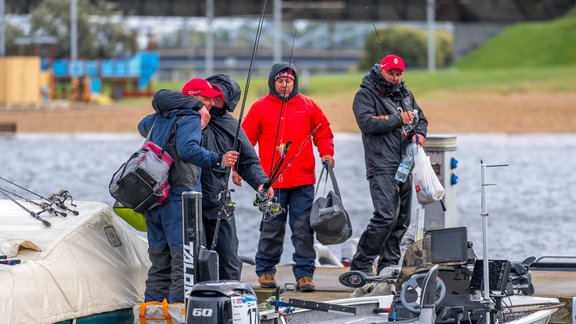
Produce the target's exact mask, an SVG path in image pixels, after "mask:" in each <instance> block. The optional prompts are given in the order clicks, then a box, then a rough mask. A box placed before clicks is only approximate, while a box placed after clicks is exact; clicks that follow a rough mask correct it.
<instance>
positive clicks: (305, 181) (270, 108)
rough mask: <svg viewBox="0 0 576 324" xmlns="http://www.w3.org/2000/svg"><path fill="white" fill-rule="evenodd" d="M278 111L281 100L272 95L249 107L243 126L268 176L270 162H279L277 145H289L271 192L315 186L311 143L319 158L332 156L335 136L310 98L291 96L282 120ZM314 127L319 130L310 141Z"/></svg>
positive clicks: (279, 153) (279, 152) (280, 107)
mask: <svg viewBox="0 0 576 324" xmlns="http://www.w3.org/2000/svg"><path fill="white" fill-rule="evenodd" d="M296 89H297V88H295V91H297V90H296ZM281 110H282V100H280V99H279V98H278V97H277V96H275V95H273V94H268V95H267V96H265V97H264V98H262V99H260V100H258V101H257V102H255V103H254V104H253V105H252V107H251V108H250V111H249V112H248V114H247V115H246V118H245V119H244V122H243V123H242V128H243V129H244V131H245V132H246V135H247V136H248V138H249V139H250V142H251V143H252V145H256V144H258V155H259V157H260V164H261V165H262V168H263V169H264V171H265V172H266V174H267V175H268V176H270V169H271V164H272V158H273V157H274V164H277V163H278V160H280V157H281V151H280V149H279V147H280V145H281V144H286V143H288V142H291V145H290V146H289V149H288V150H287V152H286V157H285V158H284V163H282V166H281V167H280V170H282V169H284V171H283V172H282V173H281V174H280V176H279V177H278V179H277V180H276V182H274V184H273V185H272V186H273V187H274V188H292V187H297V186H303V185H310V184H314V183H316V173H315V161H314V152H313V149H312V141H313V142H314V145H315V146H316V147H317V148H318V152H319V153H320V157H322V156H324V155H330V156H334V134H333V133H332V130H331V129H330V123H329V122H328V119H327V118H326V116H325V115H324V113H323V112H322V110H321V109H320V107H319V106H318V105H317V104H316V103H315V102H314V101H313V100H312V99H311V98H310V97H307V96H305V95H302V94H296V95H295V96H293V97H292V96H291V98H290V99H289V100H288V101H287V102H286V103H285V104H284V109H283V112H282V117H283V118H282V120H281V119H280V111H281ZM279 123H280V128H278V124H279ZM316 127H318V129H316V131H315V133H314V135H312V139H310V135H311V133H312V132H313V131H314V129H315V128H316ZM301 147H302V149H301V150H300V148H301ZM274 148H276V149H274ZM274 151H276V153H274ZM240 154H242V153H240ZM296 154H297V155H296ZM294 155H296V157H294ZM292 157H294V159H292ZM289 161H290V163H289V164H287V163H288V162H289Z"/></svg>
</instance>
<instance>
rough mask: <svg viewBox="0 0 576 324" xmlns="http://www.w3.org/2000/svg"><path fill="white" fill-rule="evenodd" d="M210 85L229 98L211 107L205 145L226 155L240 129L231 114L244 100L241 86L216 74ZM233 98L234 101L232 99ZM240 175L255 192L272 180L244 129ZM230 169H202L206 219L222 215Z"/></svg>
mask: <svg viewBox="0 0 576 324" xmlns="http://www.w3.org/2000/svg"><path fill="white" fill-rule="evenodd" d="M206 80H208V82H210V83H211V84H214V85H216V86H218V87H219V88H220V89H221V90H222V92H223V93H224V96H225V97H226V101H227V102H226V106H225V107H224V108H214V107H213V108H211V109H210V115H211V116H212V118H211V119H210V122H209V123H208V126H207V127H206V128H205V129H204V131H203V132H202V138H203V140H202V144H203V146H204V147H205V148H206V149H207V150H210V151H214V152H218V153H225V152H227V151H230V150H231V149H232V145H233V144H234V138H235V137H236V131H237V130H238V120H236V118H234V117H233V116H232V115H231V114H229V113H227V111H234V109H235V108H236V105H237V104H238V101H239V100H240V86H239V85H238V83H236V81H234V80H233V79H232V78H231V77H229V76H227V75H225V74H216V75H214V76H211V77H209V78H207V79H206ZM228 98H230V99H228ZM238 136H239V139H238V144H237V145H238V147H239V149H238V151H239V152H240V156H239V157H238V163H237V169H236V171H237V172H238V174H239V175H240V176H241V177H242V179H244V181H246V182H247V183H248V184H249V185H250V186H251V187H252V188H253V189H254V190H256V189H258V186H259V185H261V184H264V183H265V182H266V181H268V177H267V176H266V173H265V172H264V170H262V167H261V166H260V160H259V159H258V155H257V154H256V151H255V150H254V147H253V146H252V144H251V143H250V141H249V140H248V138H247V137H246V133H244V130H243V129H242V128H240V133H239V134H238ZM229 174H230V168H225V169H224V168H219V167H217V168H214V167H213V168H204V169H203V170H202V176H201V178H202V193H203V198H202V208H203V212H204V215H205V217H209V218H215V217H217V216H218V209H217V208H216V207H218V194H220V192H222V191H224V190H226V189H227V188H228V178H229Z"/></svg>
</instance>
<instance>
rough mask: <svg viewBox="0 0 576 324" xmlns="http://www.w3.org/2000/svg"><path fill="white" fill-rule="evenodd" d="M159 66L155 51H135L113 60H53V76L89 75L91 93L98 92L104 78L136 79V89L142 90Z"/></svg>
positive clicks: (157, 55)
mask: <svg viewBox="0 0 576 324" xmlns="http://www.w3.org/2000/svg"><path fill="white" fill-rule="evenodd" d="M159 66H160V56H159V54H158V53H157V52H146V51H142V52H137V53H136V54H135V55H134V56H133V57H131V58H129V59H113V60H77V61H74V62H70V60H55V61H54V64H53V69H54V70H53V72H54V77H55V78H74V77H89V78H90V90H91V92H92V93H100V92H101V89H102V81H105V80H106V79H111V80H112V79H114V80H122V79H137V80H138V89H139V90H140V91H143V90H144V89H145V88H146V86H147V85H148V84H149V83H150V80H151V79H152V77H153V76H154V73H156V71H158V68H159Z"/></svg>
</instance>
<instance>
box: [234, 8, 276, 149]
mask: <svg viewBox="0 0 576 324" xmlns="http://www.w3.org/2000/svg"><path fill="white" fill-rule="evenodd" d="M267 2H268V1H267V0H264V3H263V4H262V12H261V13H260V19H259V20H258V27H257V28H256V38H255V39H254V47H253V48H252V57H251V58H250V65H249V66H248V75H247V76H246V87H244V97H243V98H242V105H241V106H240V116H239V117H238V127H237V128H236V136H234V144H233V145H232V149H233V150H235V149H236V146H237V145H238V138H239V136H240V127H242V126H241V125H242V118H243V117H244V107H246V98H247V97H248V88H250V80H251V78H252V67H253V66H254V60H255V58H256V53H257V51H258V43H260V35H261V34H262V27H263V26H264V14H265V13H266V3H267Z"/></svg>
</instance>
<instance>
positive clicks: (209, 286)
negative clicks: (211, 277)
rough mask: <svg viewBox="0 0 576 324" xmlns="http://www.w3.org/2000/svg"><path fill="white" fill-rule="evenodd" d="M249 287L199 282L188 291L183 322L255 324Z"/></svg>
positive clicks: (255, 303) (256, 318) (236, 283)
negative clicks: (184, 320) (188, 295)
mask: <svg viewBox="0 0 576 324" xmlns="http://www.w3.org/2000/svg"><path fill="white" fill-rule="evenodd" d="M259 316H260V315H259V313H258V300H257V298H256V294H255V293H254V290H253V289H252V287H251V286H250V285H249V284H247V283H243V282H239V281H218V282H201V283H198V284H196V285H195V286H194V287H193V288H192V292H191V293H190V298H189V299H188V307H187V312H186V323H195V324H196V323H198V324H204V323H206V324H211V323H259V322H260V321H259V319H260V317H259Z"/></svg>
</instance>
